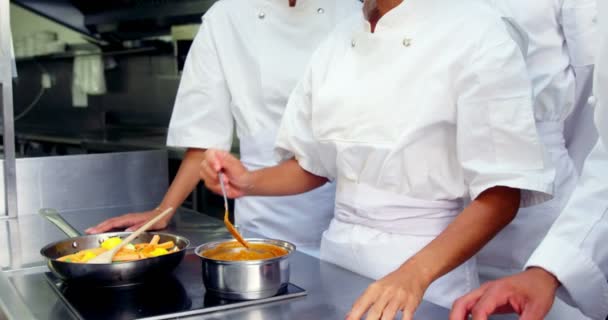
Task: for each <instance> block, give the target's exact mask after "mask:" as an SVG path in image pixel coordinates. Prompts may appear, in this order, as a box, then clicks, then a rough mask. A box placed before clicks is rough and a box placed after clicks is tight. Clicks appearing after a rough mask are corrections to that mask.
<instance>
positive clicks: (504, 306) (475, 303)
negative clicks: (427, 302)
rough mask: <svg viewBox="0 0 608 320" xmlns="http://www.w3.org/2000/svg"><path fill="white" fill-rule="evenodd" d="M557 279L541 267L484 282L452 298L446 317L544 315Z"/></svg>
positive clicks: (526, 318) (478, 319) (527, 319)
mask: <svg viewBox="0 0 608 320" xmlns="http://www.w3.org/2000/svg"><path fill="white" fill-rule="evenodd" d="M559 285H560V284H559V281H558V280H557V278H555V277H554V276H553V275H552V274H550V273H549V272H547V271H545V270H544V269H541V268H530V269H528V270H526V271H524V272H521V273H518V274H516V275H514V276H511V277H507V278H504V279H500V280H497V281H492V282H488V283H486V284H484V285H482V286H481V287H480V288H479V289H477V290H474V291H472V292H471V293H469V294H467V295H465V296H464V297H462V298H460V299H458V300H456V302H455V303H454V306H453V307H452V312H451V313H450V320H464V319H467V316H468V315H469V314H472V315H473V320H487V319H488V316H490V315H491V314H495V313H517V314H519V315H520V318H519V319H520V320H537V319H544V318H545V316H546V315H547V314H548V313H549V310H550V309H551V306H552V305H553V301H554V300H555V293H556V291H557V288H558V287H559Z"/></svg>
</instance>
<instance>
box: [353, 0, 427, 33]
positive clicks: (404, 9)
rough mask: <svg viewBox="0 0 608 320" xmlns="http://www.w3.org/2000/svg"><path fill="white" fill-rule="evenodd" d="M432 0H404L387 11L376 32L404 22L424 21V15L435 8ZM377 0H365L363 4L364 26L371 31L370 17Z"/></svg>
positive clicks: (401, 24) (377, 25)
mask: <svg viewBox="0 0 608 320" xmlns="http://www.w3.org/2000/svg"><path fill="white" fill-rule="evenodd" d="M433 2H434V1H432V0H403V2H401V3H400V4H399V5H398V6H396V7H395V8H393V9H392V10H390V11H389V12H387V13H386V14H385V15H384V16H383V17H382V18H380V20H379V21H378V23H377V24H376V32H378V31H380V30H382V29H383V28H388V29H390V28H395V27H399V26H403V24H404V23H406V22H407V23H408V24H409V23H416V22H417V21H424V16H426V14H427V13H428V12H429V11H430V10H432V9H433ZM376 8H377V6H376V0H365V3H364V4H363V28H364V30H365V31H367V32H371V30H372V26H371V24H370V23H369V17H370V16H371V14H372V13H373V12H374V11H375V10H376Z"/></svg>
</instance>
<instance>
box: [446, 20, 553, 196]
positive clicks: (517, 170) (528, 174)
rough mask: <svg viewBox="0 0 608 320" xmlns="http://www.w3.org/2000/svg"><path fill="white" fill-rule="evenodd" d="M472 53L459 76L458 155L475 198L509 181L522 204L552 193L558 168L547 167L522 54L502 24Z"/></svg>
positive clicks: (505, 184)
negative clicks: (517, 192)
mask: <svg viewBox="0 0 608 320" xmlns="http://www.w3.org/2000/svg"><path fill="white" fill-rule="evenodd" d="M494 29H495V31H494V32H490V33H489V34H488V35H487V37H486V38H487V39H486V40H487V41H484V43H482V44H481V46H480V48H478V49H477V50H476V52H474V53H473V54H472V55H471V62H469V64H468V65H467V66H465V67H464V71H462V74H461V76H460V77H459V79H458V80H457V84H456V88H457V90H458V92H459V96H458V102H457V103H458V106H457V108H458V111H457V146H458V157H459V160H460V164H461V166H462V168H463V171H464V179H465V183H466V184H467V185H468V186H469V193H470V196H471V199H475V198H476V197H477V196H478V195H479V194H481V193H482V192H483V191H485V190H487V189H489V188H492V187H496V186H506V187H511V188H517V189H521V190H522V204H521V205H522V206H529V205H533V204H536V203H540V202H543V201H546V200H548V199H550V198H551V196H550V195H549V193H550V192H551V190H552V180H553V176H554V171H553V170H551V169H549V168H547V167H545V161H544V153H543V148H542V146H541V143H540V140H539V137H538V134H537V131H536V125H535V120H534V114H533V109H532V89H531V84H530V80H529V78H528V76H527V71H526V66H525V62H524V58H523V56H522V54H521V51H520V49H519V48H518V46H517V45H516V44H515V42H514V41H513V40H512V39H511V38H510V37H509V35H508V34H507V33H506V31H505V30H504V27H503V26H500V25H499V26H495V27H494Z"/></svg>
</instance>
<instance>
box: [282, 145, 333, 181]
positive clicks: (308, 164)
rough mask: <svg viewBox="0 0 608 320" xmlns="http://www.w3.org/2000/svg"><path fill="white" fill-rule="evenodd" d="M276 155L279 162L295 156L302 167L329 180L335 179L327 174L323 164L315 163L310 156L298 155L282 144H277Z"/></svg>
mask: <svg viewBox="0 0 608 320" xmlns="http://www.w3.org/2000/svg"><path fill="white" fill-rule="evenodd" d="M274 155H275V160H276V161H277V162H279V163H281V162H283V161H286V160H289V159H292V158H295V159H296V161H298V164H299V165H300V167H301V168H302V169H304V170H306V171H308V172H310V173H312V174H314V175H315V176H319V177H324V178H326V179H328V180H329V181H333V179H332V178H331V177H330V176H329V175H328V174H327V172H326V170H324V169H323V168H322V167H321V166H317V165H315V164H314V163H313V161H312V160H311V159H310V158H308V157H300V156H296V155H294V153H293V152H291V151H289V150H287V149H285V148H282V147H280V146H275V148H274Z"/></svg>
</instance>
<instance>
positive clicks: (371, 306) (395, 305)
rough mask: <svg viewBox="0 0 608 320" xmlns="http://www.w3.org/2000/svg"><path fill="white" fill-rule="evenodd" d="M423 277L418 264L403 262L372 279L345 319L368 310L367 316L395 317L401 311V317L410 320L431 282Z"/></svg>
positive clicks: (381, 319) (372, 318)
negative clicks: (402, 264) (411, 265)
mask: <svg viewBox="0 0 608 320" xmlns="http://www.w3.org/2000/svg"><path fill="white" fill-rule="evenodd" d="M424 278H425V277H424V275H423V274H422V273H421V272H420V270H418V268H411V267H409V266H408V265H407V264H406V265H404V266H403V267H401V268H399V269H398V270H396V271H393V272H392V273H390V274H389V275H387V276H386V277H384V278H382V279H380V280H378V281H376V282H374V283H372V284H371V285H370V286H369V287H368V288H367V290H365V292H364V293H363V295H362V296H361V297H359V299H357V302H355V304H354V305H353V307H352V309H351V311H350V313H349V314H348V315H347V316H346V320H359V319H362V317H363V315H364V314H365V313H366V312H367V317H366V318H365V319H366V320H389V319H390V320H392V319H394V318H395V316H396V315H397V312H399V311H402V319H404V320H411V319H412V318H413V316H414V312H415V311H416V309H417V308H418V305H419V304H420V302H421V301H422V297H423V296H424V292H425V291H426V289H427V288H428V286H429V285H430V283H429V282H427V281H425V280H423V279H424Z"/></svg>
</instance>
